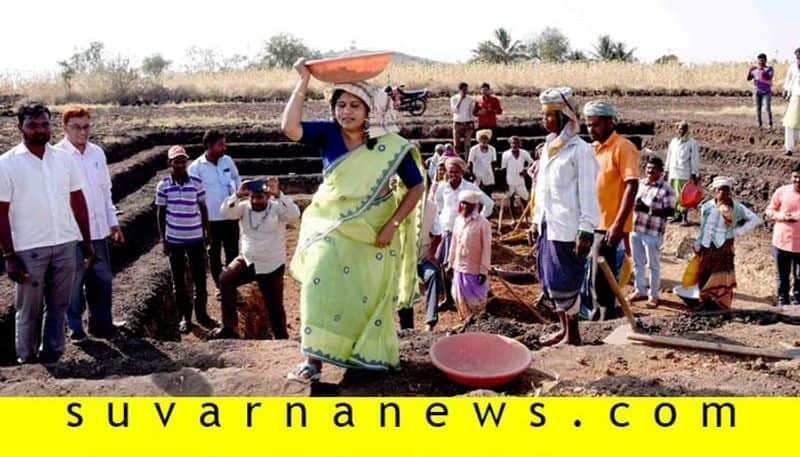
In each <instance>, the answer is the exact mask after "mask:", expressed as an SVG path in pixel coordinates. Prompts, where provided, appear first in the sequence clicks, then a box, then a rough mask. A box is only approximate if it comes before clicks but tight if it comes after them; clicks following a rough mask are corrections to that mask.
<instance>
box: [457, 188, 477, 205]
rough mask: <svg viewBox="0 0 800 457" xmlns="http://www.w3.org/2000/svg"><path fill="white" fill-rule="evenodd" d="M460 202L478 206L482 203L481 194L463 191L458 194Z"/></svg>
mask: <svg viewBox="0 0 800 457" xmlns="http://www.w3.org/2000/svg"><path fill="white" fill-rule="evenodd" d="M458 201H460V202H466V203H472V204H473V205H477V204H478V203H480V202H481V194H480V193H479V192H476V191H474V190H462V191H461V192H459V193H458Z"/></svg>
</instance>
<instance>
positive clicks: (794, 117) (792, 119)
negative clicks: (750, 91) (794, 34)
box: [783, 48, 800, 156]
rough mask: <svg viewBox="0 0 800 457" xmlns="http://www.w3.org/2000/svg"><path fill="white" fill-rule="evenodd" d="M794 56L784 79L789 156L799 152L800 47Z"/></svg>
mask: <svg viewBox="0 0 800 457" xmlns="http://www.w3.org/2000/svg"><path fill="white" fill-rule="evenodd" d="M794 58H795V61H794V62H792V63H790V64H789V71H787V72H786V79H785V80H784V81H783V95H784V97H786V98H788V99H789V106H787V107H786V114H784V115H783V128H784V129H785V132H784V146H785V147H786V155H787V156H790V155H792V154H794V153H795V152H797V143H798V142H800V48H797V49H795V50H794Z"/></svg>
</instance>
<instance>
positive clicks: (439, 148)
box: [433, 143, 444, 154]
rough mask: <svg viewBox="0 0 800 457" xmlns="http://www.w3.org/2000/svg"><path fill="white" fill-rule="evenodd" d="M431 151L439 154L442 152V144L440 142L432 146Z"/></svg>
mask: <svg viewBox="0 0 800 457" xmlns="http://www.w3.org/2000/svg"><path fill="white" fill-rule="evenodd" d="M433 152H436V153H439V154H441V153H442V152H444V145H443V144H441V143H439V144H437V145H436V147H435V148H433Z"/></svg>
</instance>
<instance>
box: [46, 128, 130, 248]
mask: <svg viewBox="0 0 800 457" xmlns="http://www.w3.org/2000/svg"><path fill="white" fill-rule="evenodd" d="M56 147H57V148H59V149H62V150H64V151H66V152H67V153H68V154H70V155H71V156H72V157H73V158H74V159H75V160H76V161H77V162H78V166H79V167H80V169H81V171H82V172H83V176H82V179H83V184H84V185H83V197H84V198H85V199H86V208H87V209H88V210H89V231H90V232H91V234H92V240H102V239H105V238H106V237H108V236H109V235H110V234H111V227H115V226H118V225H119V221H118V220H117V215H116V212H117V209H116V208H115V207H114V202H112V201H111V175H109V173H108V164H107V162H106V153H105V152H103V149H102V148H100V146H98V145H96V144H94V143H91V142H89V143H86V149H85V150H84V151H83V153H81V151H79V150H78V148H76V147H75V146H74V145H73V144H72V143H70V141H69V140H68V139H66V138H64V139H63V140H61V141H59V142H58V144H56Z"/></svg>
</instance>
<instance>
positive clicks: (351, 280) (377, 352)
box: [281, 59, 425, 383]
mask: <svg viewBox="0 0 800 457" xmlns="http://www.w3.org/2000/svg"><path fill="white" fill-rule="evenodd" d="M295 69H296V70H297V72H298V74H299V75H300V79H299V81H298V82H297V86H296V87H295V89H294V92H293V93H292V96H291V98H290V99H289V102H288V104H287V106H286V109H285V110H284V113H283V119H282V123H281V128H282V129H283V132H284V134H285V135H286V136H287V137H288V138H289V139H291V140H293V141H300V142H302V143H305V144H308V145H312V146H314V147H316V148H318V149H319V150H320V153H321V156H322V162H323V178H324V179H323V182H322V184H320V187H319V190H317V192H316V193H315V194H314V197H313V198H312V201H311V204H310V205H309V206H308V208H306V210H305V212H304V213H303V217H302V222H301V224H300V236H299V238H298V242H297V249H296V250H295V253H294V256H293V258H292V261H291V264H290V269H289V271H290V275H291V276H292V277H293V278H294V279H295V280H296V281H298V282H299V283H300V302H301V304H300V313H301V320H302V325H301V336H302V344H301V349H302V352H303V354H304V355H305V357H306V359H305V361H304V362H303V363H301V364H299V365H298V366H297V368H296V369H295V370H294V371H293V372H291V373H289V374H288V378H289V379H291V380H295V381H300V382H304V383H310V382H314V381H317V380H319V378H320V373H321V369H322V363H323V362H328V363H332V364H335V365H338V366H342V367H346V368H362V369H369V370H388V369H392V368H397V367H399V363H400V356H399V348H398V339H397V333H396V330H395V328H394V314H395V310H397V309H398V308H405V307H410V306H411V304H412V299H413V298H414V297H413V295H414V291H415V288H416V285H417V278H416V259H417V251H418V241H419V233H420V228H421V223H422V220H421V219H422V210H421V209H422V201H423V200H422V196H423V194H424V189H425V184H424V181H423V179H424V178H423V171H422V162H421V159H420V155H419V151H418V150H417V149H415V148H414V147H413V146H412V145H411V144H410V143H409V142H408V141H406V140H405V139H403V138H402V137H400V136H399V135H398V134H397V132H398V131H399V127H398V126H397V123H396V118H395V112H394V110H393V108H392V104H391V100H390V99H389V98H388V96H386V94H385V93H384V92H383V91H382V90H379V89H378V88H376V87H374V86H371V85H369V84H366V83H363V82H359V83H352V84H338V85H336V86H335V87H334V90H333V94H332V96H331V112H332V116H333V120H332V121H327V120H326V121H302V112H303V101H304V97H305V92H306V89H307V88H308V82H309V79H310V73H309V71H308V69H307V68H306V66H305V61H304V59H300V60H298V62H297V63H296V64H295ZM394 175H397V176H398V177H399V178H400V179H399V180H398V181H399V184H398V186H397V187H396V188H395V189H390V187H389V180H390V178H391V177H392V176H394Z"/></svg>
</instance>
